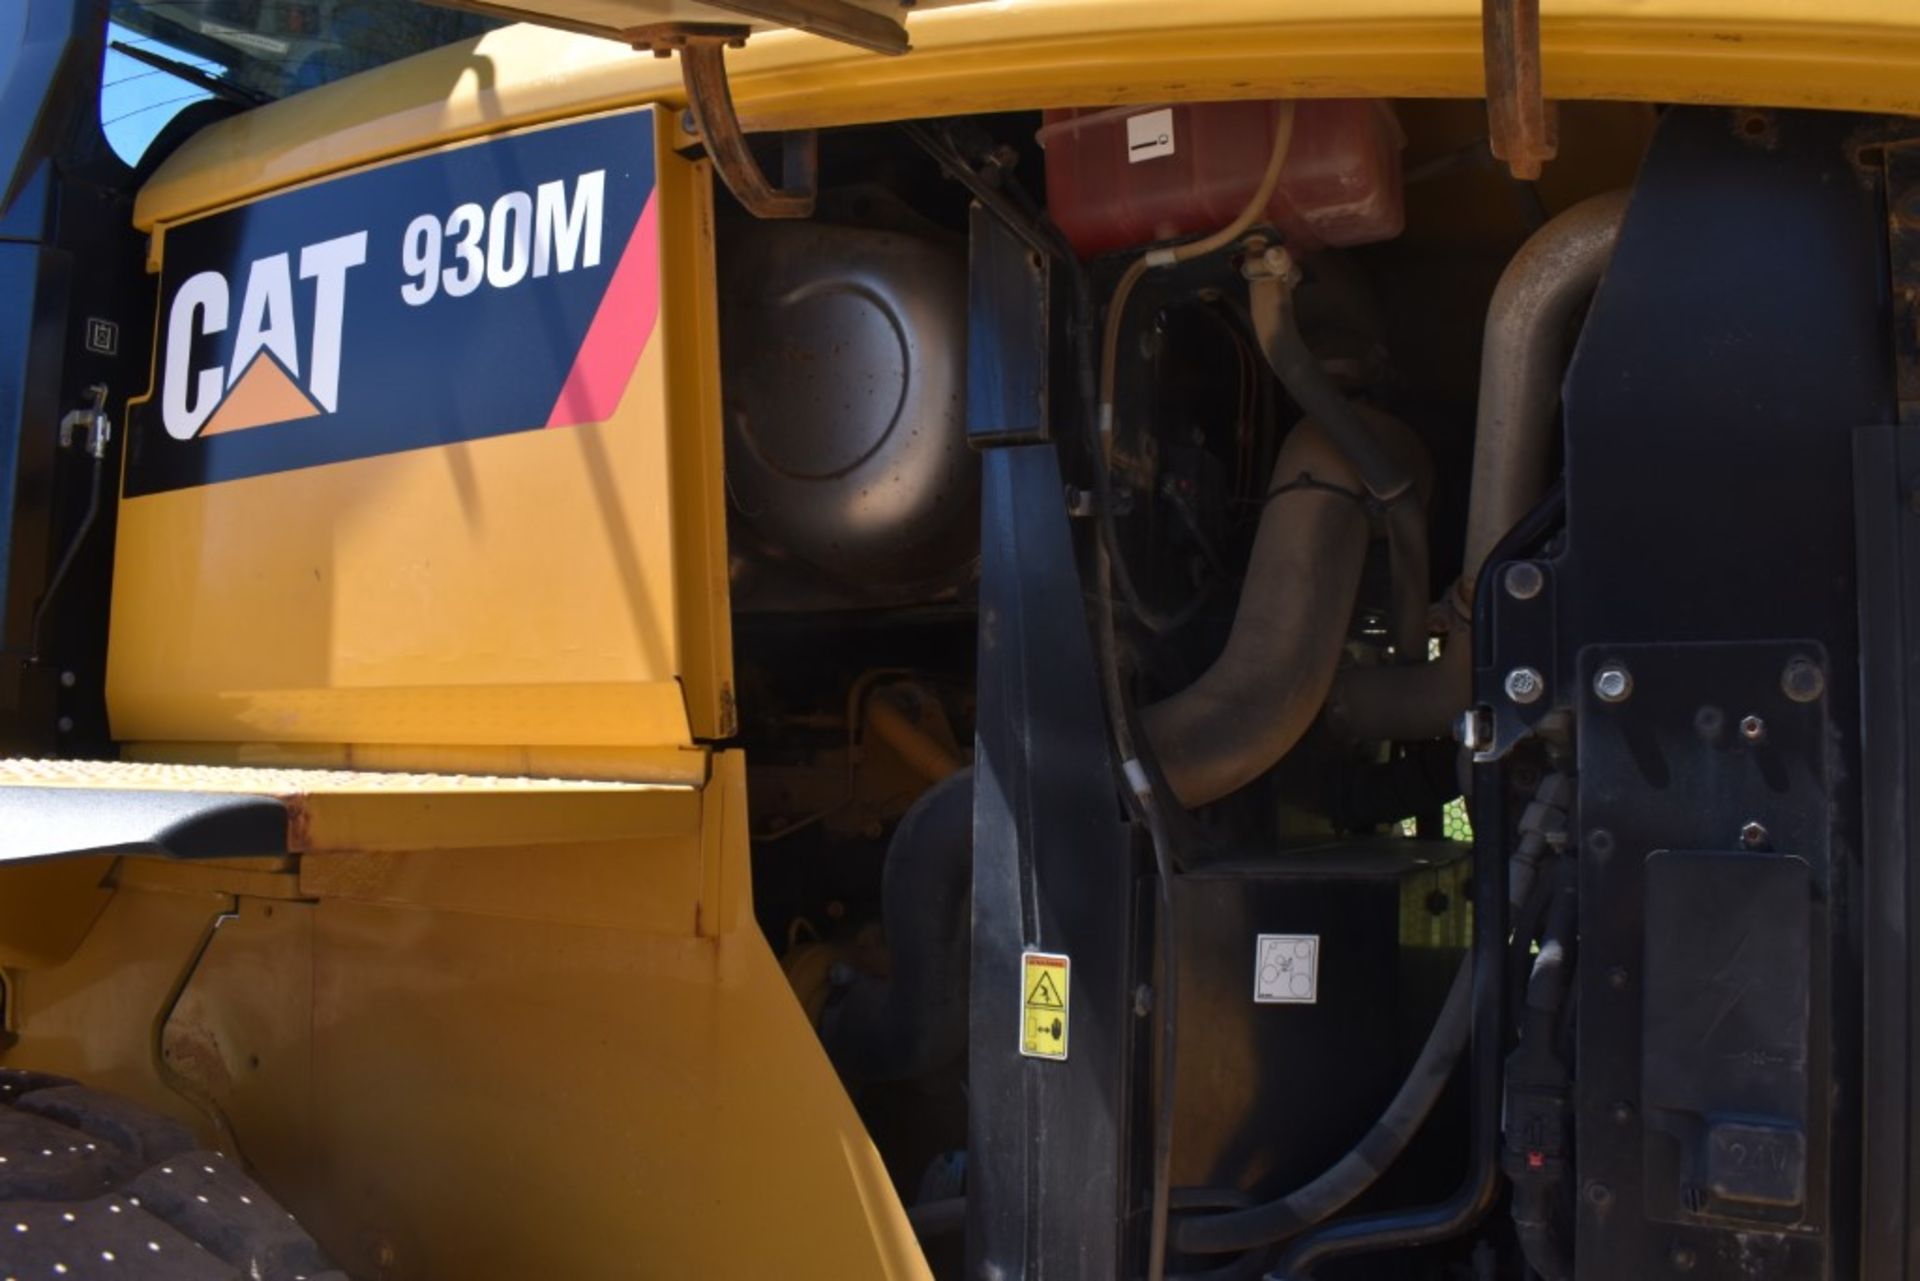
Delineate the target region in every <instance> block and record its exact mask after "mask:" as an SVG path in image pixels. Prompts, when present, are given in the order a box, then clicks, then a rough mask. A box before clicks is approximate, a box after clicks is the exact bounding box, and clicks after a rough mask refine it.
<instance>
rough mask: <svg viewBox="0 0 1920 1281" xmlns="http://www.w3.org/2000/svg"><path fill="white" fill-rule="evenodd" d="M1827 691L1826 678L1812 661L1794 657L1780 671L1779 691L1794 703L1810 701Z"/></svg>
mask: <svg viewBox="0 0 1920 1281" xmlns="http://www.w3.org/2000/svg"><path fill="white" fill-rule="evenodd" d="M1826 691H1827V678H1826V675H1825V673H1823V672H1822V671H1821V670H1820V669H1819V668H1818V667H1816V666H1815V665H1814V664H1813V662H1812V661H1811V660H1809V659H1805V658H1796V659H1793V660H1791V661H1790V662H1788V664H1787V667H1786V670H1785V671H1783V672H1781V673H1780V692H1781V693H1783V694H1785V695H1786V696H1787V697H1788V698H1790V699H1792V700H1793V701H1794V702H1796V703H1811V702H1813V701H1814V700H1815V699H1817V698H1819V697H1820V695H1822V694H1824V693H1826Z"/></svg>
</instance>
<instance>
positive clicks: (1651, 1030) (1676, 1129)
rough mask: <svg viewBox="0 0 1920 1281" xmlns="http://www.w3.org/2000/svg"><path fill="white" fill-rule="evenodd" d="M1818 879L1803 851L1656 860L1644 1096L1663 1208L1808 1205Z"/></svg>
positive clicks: (1650, 1165)
mask: <svg viewBox="0 0 1920 1281" xmlns="http://www.w3.org/2000/svg"><path fill="white" fill-rule="evenodd" d="M1812 888H1813V882H1812V878H1811V877H1810V876H1809V875H1808V874H1807V864H1806V862H1805V861H1804V860H1802V859H1800V858H1796V857H1794V856H1792V855H1786V854H1758V853H1756V854H1733V853H1695V852H1691V851H1684V850H1663V851H1659V852H1656V853H1654V854H1652V855H1649V856H1648V858H1647V865H1646V907H1647V934H1646V944H1645V963H1644V965H1643V969H1642V972H1643V973H1644V974H1645V976H1646V978H1645V980H1644V987H1645V1009H1644V1011H1643V1013H1642V1016H1641V1042H1640V1089H1641V1097H1640V1103H1641V1108H1642V1110H1643V1111H1644V1112H1645V1114H1646V1118H1647V1134H1646V1147H1645V1150H1644V1152H1643V1157H1644V1164H1643V1169H1644V1171H1645V1175H1646V1181H1647V1182H1646V1187H1647V1203H1648V1205H1649V1206H1650V1207H1651V1206H1654V1205H1658V1206H1659V1207H1660V1211H1661V1213H1660V1214H1659V1216H1658V1217H1660V1218H1662V1219H1667V1220H1669V1221H1677V1222H1687V1221H1688V1219H1687V1217H1686V1216H1687V1215H1699V1216H1703V1217H1714V1218H1722V1219H1742V1220H1748V1221H1757V1222H1762V1223H1784V1224H1794V1223H1799V1222H1800V1221H1801V1218H1802V1216H1803V1215H1804V1213H1805V1211H1806V1206H1807V1191H1808V1177H1807V1176H1808V1169H1807V1105H1808V1094H1807V1088H1808V1071H1809V1068H1810V1066H1811V1063H1810V1059H1811V1054H1810V1049H1811V1047H1810V1045H1809V1044H1808V1026H1807V1021H1808V1016H1809V1014H1810V1013H1811V1010H1812V993H1813V959H1814V949H1813V946H1812V936H1811V931H1810V924H1811V923H1810V919H1809V918H1810V917H1811V915H1812V911H1811V906H1812V904H1811V898H1812V893H1811V891H1812ZM1676 1193H1677V1195H1676ZM1682 1211H1684V1214H1683V1213H1682Z"/></svg>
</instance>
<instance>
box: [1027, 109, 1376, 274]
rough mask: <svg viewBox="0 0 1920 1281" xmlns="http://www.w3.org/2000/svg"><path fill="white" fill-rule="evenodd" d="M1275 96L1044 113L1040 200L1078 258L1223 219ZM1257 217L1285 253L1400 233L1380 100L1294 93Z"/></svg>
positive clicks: (1241, 187) (1272, 118)
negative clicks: (1289, 129) (1274, 184)
mask: <svg viewBox="0 0 1920 1281" xmlns="http://www.w3.org/2000/svg"><path fill="white" fill-rule="evenodd" d="M1280 110H1281V104H1280V103H1279V102H1196V103H1182V104H1178V105H1175V106H1168V107H1117V108H1068V109H1066V110H1054V111H1049V112H1047V113H1046V115H1045V122H1044V123H1043V124H1042V126H1041V128H1040V134H1039V139H1040V145H1041V146H1042V147H1043V148H1045V150H1046V153H1047V206H1048V211H1049V212H1050V213H1051V214H1052V215H1053V219H1054V221H1055V222H1056V223H1058V224H1059V226H1060V229H1061V230H1062V231H1064V232H1065V233H1066V235H1067V239H1068V240H1070V241H1072V242H1073V247H1074V249H1075V250H1076V251H1077V252H1078V253H1079V254H1080V256H1081V257H1082V258H1092V257H1094V256H1096V255H1098V254H1103V253H1111V252H1112V251H1114V250H1116V249H1131V248H1137V247H1139V246H1141V245H1146V244H1151V243H1153V242H1155V241H1159V240H1172V239H1174V238H1176V237H1180V236H1191V235H1199V234H1204V233H1206V232H1210V231H1214V230H1217V229H1218V228H1220V227H1224V226H1225V225H1227V224H1228V223H1229V222H1231V221H1233V218H1234V216H1235V215H1236V214H1238V213H1239V212H1240V210H1241V209H1242V207H1244V206H1245V205H1246V203H1247V201H1248V200H1250V199H1252V198H1253V193H1254V191H1255V190H1256V189H1257V188H1258V187H1259V185H1260V176H1261V175H1262V174H1263V173H1264V172H1265V171H1266V167H1267V159H1268V157H1269V156H1270V155H1271V154H1272V152H1273V134H1274V129H1275V127H1276V125H1277V122H1278V121H1279V119H1280ZM1294 110H1295V116H1294V125H1293V142H1292V144H1291V146H1290V147H1289V148H1288V150H1287V160H1286V164H1285V165H1284V166H1283V167H1282V168H1281V170H1280V186H1279V189H1278V190H1276V191H1275V192H1274V195H1273V200H1272V202H1271V203H1269V205H1268V206H1267V211H1268V213H1267V217H1266V218H1265V219H1263V220H1262V221H1266V222H1271V223H1273V224H1274V225H1276V226H1278V227H1279V228H1280V229H1281V230H1282V231H1283V232H1284V233H1285V235H1286V239H1287V244H1288V246H1289V247H1290V248H1292V249H1294V250H1296V251H1308V250H1313V249H1319V248H1322V247H1324V246H1328V245H1333V246H1339V245H1361V244H1366V243H1368V242H1370V241H1375V240H1386V239H1388V238H1389V237H1392V236H1397V235H1399V234H1400V228H1401V224H1402V223H1403V222H1404V220H1405V210H1404V208H1403V206H1402V203H1401V188H1400V148H1401V147H1402V146H1403V145H1405V141H1406V139H1405V137H1404V136H1403V135H1402V134H1401V132H1400V126H1399V123H1398V122H1397V121H1395V120H1394V118H1393V110H1392V108H1390V107H1389V106H1387V104H1386V103H1384V102H1380V101H1375V100H1367V99H1357V98H1319V99H1303V100H1301V101H1299V102H1297V103H1296V104H1295V107H1294Z"/></svg>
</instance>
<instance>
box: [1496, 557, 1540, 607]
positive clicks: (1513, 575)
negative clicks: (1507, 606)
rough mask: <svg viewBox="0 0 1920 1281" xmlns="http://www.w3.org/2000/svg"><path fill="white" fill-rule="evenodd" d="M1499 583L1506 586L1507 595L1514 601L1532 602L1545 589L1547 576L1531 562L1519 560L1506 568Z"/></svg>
mask: <svg viewBox="0 0 1920 1281" xmlns="http://www.w3.org/2000/svg"><path fill="white" fill-rule="evenodd" d="M1501 582H1503V583H1504V584H1505V585H1506V588H1507V595H1509V596H1511V597H1513V598H1514V599H1515V600H1532V599H1533V598H1534V597H1535V596H1538V595H1539V594H1540V592H1541V590H1542V589H1543V588H1545V587H1546V585H1547V576H1546V575H1545V574H1543V573H1541V572H1540V567H1539V566H1538V565H1536V564H1534V563H1533V562H1532V561H1530V560H1521V561H1515V562H1514V563H1513V564H1511V565H1509V566H1507V572H1506V573H1505V574H1503V575H1502V576H1501Z"/></svg>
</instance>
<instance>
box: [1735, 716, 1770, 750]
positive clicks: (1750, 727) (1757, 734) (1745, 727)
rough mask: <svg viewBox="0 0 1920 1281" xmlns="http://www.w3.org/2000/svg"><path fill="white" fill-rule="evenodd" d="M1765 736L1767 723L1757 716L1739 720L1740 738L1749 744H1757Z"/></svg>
mask: <svg viewBox="0 0 1920 1281" xmlns="http://www.w3.org/2000/svg"><path fill="white" fill-rule="evenodd" d="M1766 736H1767V723H1766V722H1765V721H1763V720H1761V719H1760V718H1759V717H1758V716H1743V717H1741V718H1740V737H1741V738H1744V739H1746V740H1747V741H1748V742H1749V743H1758V742H1759V741H1760V740H1761V739H1763V738H1765V737H1766Z"/></svg>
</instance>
